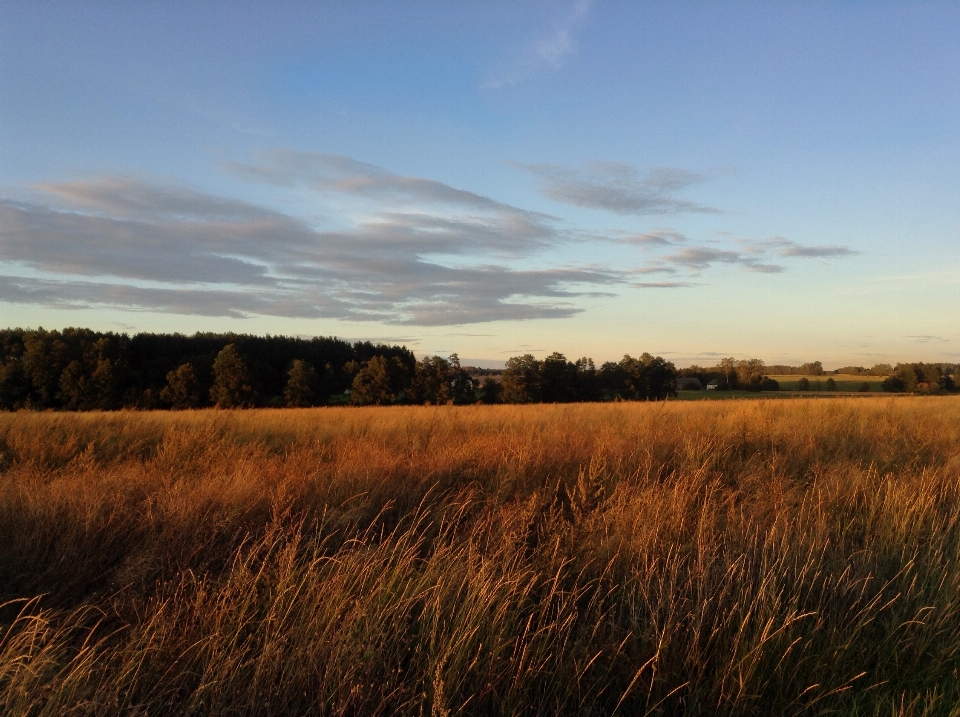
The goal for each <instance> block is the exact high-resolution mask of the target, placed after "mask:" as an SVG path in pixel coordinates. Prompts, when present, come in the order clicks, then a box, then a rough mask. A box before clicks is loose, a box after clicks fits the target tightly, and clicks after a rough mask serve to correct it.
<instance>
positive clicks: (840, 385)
mask: <svg viewBox="0 0 960 717" xmlns="http://www.w3.org/2000/svg"><path fill="white" fill-rule="evenodd" d="M770 378H772V379H774V380H775V381H776V382H777V383H779V384H780V390H781V391H796V390H798V384H799V383H800V379H802V378H807V379H808V380H809V381H810V390H811V391H816V390H821V391H826V390H827V379H828V378H832V379H833V380H834V381H835V382H836V384H837V391H847V392H849V391H859V390H860V387H861V386H862V385H863V383H864V382H866V383H869V384H870V390H871V391H880V383H881V382H882V381H883V379H884V378H885V377H884V376H854V375H853V374H842V373H838V374H836V375H827V376H806V377H804V376H771V377H770Z"/></svg>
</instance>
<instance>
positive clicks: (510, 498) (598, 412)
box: [0, 397, 960, 717]
mask: <svg viewBox="0 0 960 717" xmlns="http://www.w3.org/2000/svg"><path fill="white" fill-rule="evenodd" d="M0 454H2V455H0V591H2V595H0V602H2V603H3V606H2V608H0V630H2V632H0V712H2V713H3V714H5V715H117V714H120V715H167V714H169V715H182V714H189V715H224V716H225V715H248V714H249V715H301V714H302V715H387V714H411V715H467V714H469V715H556V714H569V715H607V716H608V717H609V716H610V715H614V714H622V715H643V714H664V715H675V714H684V715H795V714H810V715H814V714H826V713H833V714H848V715H903V716H906V715H917V716H919V715H954V714H960V710H958V709H957V705H958V704H960V676H958V668H960V399H958V398H951V397H932V398H917V397H900V398H893V397H890V398H886V397H883V398H881V397H877V398H876V399H874V400H870V401H863V400H858V399H856V398H849V399H846V398H837V399H834V400H831V401H726V402H694V403H685V402H680V401H676V402H674V401H671V402H667V403H659V404H651V403H647V404H638V403H617V404H603V405H599V404H590V405H563V406H545V405H529V406H490V407H479V406H467V407H441V408H424V407H404V408H371V409H349V408H343V409H340V408H327V409H303V410H283V411H270V410H258V411H240V412H230V411H197V412H180V413H128V412H120V413H85V414H66V413H16V414H4V415H0Z"/></svg>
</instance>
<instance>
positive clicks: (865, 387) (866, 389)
mask: <svg viewBox="0 0 960 717" xmlns="http://www.w3.org/2000/svg"><path fill="white" fill-rule="evenodd" d="M860 393H870V382H869V381H864V382H863V383H861V384H860Z"/></svg>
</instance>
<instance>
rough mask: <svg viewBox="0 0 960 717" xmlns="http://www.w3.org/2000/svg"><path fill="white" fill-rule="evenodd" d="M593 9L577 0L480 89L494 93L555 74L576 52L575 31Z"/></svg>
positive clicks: (589, 4) (588, 3)
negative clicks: (544, 74)
mask: <svg viewBox="0 0 960 717" xmlns="http://www.w3.org/2000/svg"><path fill="white" fill-rule="evenodd" d="M592 5H593V3H592V2H590V0H577V1H576V2H575V3H573V5H572V6H570V7H569V8H568V9H567V10H566V11H565V12H564V13H562V14H561V15H559V16H558V17H557V18H556V19H555V20H554V22H553V25H552V27H551V28H550V29H549V30H548V31H547V32H546V33H545V34H544V35H542V36H540V37H538V38H536V39H535V40H533V41H531V42H529V43H528V44H527V45H526V46H525V47H524V48H523V50H522V51H521V52H520V54H519V56H518V57H515V58H514V59H513V60H511V61H510V62H509V63H508V66H507V67H505V68H502V69H501V70H499V71H498V72H496V73H495V74H494V75H493V76H492V77H491V78H490V79H489V80H487V82H486V83H484V87H485V88H486V89H488V90H497V89H500V88H501V87H504V86H508V85H515V84H517V83H519V82H523V81H524V80H527V79H530V78H531V77H533V76H535V75H537V74H539V73H541V72H545V71H551V70H553V71H556V70H559V69H561V68H562V67H563V66H564V63H565V62H566V61H567V59H568V58H569V57H570V56H571V55H573V54H574V53H575V52H576V39H575V33H576V30H577V29H578V28H579V27H580V26H581V25H582V24H583V23H584V21H585V20H586V19H587V17H588V16H589V14H590V8H591V6H592Z"/></svg>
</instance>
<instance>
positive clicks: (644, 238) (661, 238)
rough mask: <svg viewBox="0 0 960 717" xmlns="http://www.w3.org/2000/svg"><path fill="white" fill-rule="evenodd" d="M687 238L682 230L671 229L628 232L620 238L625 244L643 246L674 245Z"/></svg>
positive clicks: (681, 242)
mask: <svg viewBox="0 0 960 717" xmlns="http://www.w3.org/2000/svg"><path fill="white" fill-rule="evenodd" d="M686 241H687V238H686V237H685V236H684V235H683V234H681V233H680V232H675V231H672V230H670V229H655V230H654V231H652V232H643V233H640V234H628V235H627V236H625V237H622V238H621V239H620V242H621V243H623V244H635V245H637V246H642V247H658V246H673V245H676V244H683V243H684V242H686Z"/></svg>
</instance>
